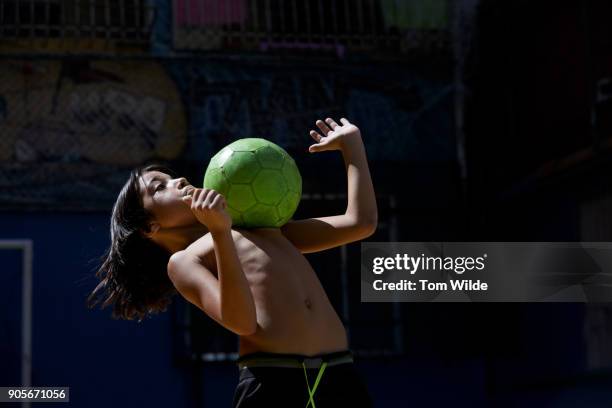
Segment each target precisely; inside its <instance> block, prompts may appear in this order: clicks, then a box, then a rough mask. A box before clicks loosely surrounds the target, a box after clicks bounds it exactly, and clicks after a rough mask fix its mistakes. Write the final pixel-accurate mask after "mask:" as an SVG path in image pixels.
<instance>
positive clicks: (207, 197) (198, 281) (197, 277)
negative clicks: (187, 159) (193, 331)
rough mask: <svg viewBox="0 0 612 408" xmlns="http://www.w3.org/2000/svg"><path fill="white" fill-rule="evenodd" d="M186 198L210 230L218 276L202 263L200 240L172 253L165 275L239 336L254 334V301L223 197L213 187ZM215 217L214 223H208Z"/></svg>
mask: <svg viewBox="0 0 612 408" xmlns="http://www.w3.org/2000/svg"><path fill="white" fill-rule="evenodd" d="M207 192H208V193H207ZM188 201H191V209H192V211H193V212H194V214H195V215H196V217H197V218H198V219H199V220H200V221H201V222H203V221H206V222H203V223H204V224H206V226H207V227H208V229H209V231H210V233H211V236H212V241H213V245H214V251H215V257H216V260H217V276H218V278H216V277H215V276H214V275H213V274H212V272H211V271H210V270H208V269H207V268H206V267H205V266H204V262H203V259H204V256H205V252H206V248H205V247H204V245H205V244H204V242H203V240H202V239H200V240H198V241H196V242H194V243H193V244H192V245H190V246H189V247H188V248H187V249H185V250H183V251H180V252H177V253H175V254H174V255H172V257H171V258H170V262H169V263H168V276H169V277H170V279H171V280H172V283H173V284H174V286H175V287H176V289H177V290H178V292H179V293H180V294H181V295H183V296H184V297H185V298H186V299H187V300H188V301H189V302H191V303H192V304H194V305H196V306H197V307H199V308H200V309H201V310H202V311H204V312H205V313H206V314H207V315H208V316H210V317H211V318H213V319H214V320H216V321H217V322H218V323H219V324H221V325H222V326H224V327H225V328H227V329H229V330H231V331H232V332H234V333H236V334H238V335H241V336H245V335H250V334H253V333H255V331H256V330H257V318H256V314H255V302H254V301H253V295H252V294H251V290H250V288H249V285H248V282H247V280H246V277H245V276H244V272H243V270H242V266H241V264H240V260H239V259H238V254H237V253H236V246H235V245H234V240H233V238H232V234H231V218H230V217H229V215H227V213H226V212H225V210H224V207H225V200H224V199H223V196H222V195H220V194H218V193H216V192H215V191H213V190H206V189H196V191H195V192H194V194H193V197H192V198H190V199H189V200H188ZM215 217H216V220H217V222H211V219H213V218H215Z"/></svg>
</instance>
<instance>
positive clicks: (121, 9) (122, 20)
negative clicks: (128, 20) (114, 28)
mask: <svg viewBox="0 0 612 408" xmlns="http://www.w3.org/2000/svg"><path fill="white" fill-rule="evenodd" d="M119 25H120V26H121V27H120V31H121V38H123V39H125V36H126V34H127V31H128V30H127V27H126V24H125V0H119Z"/></svg>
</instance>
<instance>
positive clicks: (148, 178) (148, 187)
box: [139, 171, 198, 228]
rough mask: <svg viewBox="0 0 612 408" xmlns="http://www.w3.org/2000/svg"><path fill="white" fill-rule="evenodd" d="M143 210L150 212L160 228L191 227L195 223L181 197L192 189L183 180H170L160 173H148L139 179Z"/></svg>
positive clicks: (166, 175)
mask: <svg viewBox="0 0 612 408" xmlns="http://www.w3.org/2000/svg"><path fill="white" fill-rule="evenodd" d="M139 182H140V191H141V194H142V202H143V204H144V208H145V209H146V210H147V211H149V212H151V213H152V214H153V217H154V221H155V222H156V223H157V224H159V226H160V227H161V228H174V227H182V226H188V225H192V224H194V223H196V222H198V221H197V219H196V218H195V216H194V215H193V213H192V212H191V209H190V207H189V205H188V204H187V203H185V202H184V201H183V200H182V197H184V196H185V195H187V193H189V192H190V191H191V190H192V189H193V188H194V187H193V186H191V185H190V184H189V182H188V181H187V180H186V179H185V178H184V177H181V178H174V179H173V178H171V177H170V176H169V175H168V174H166V173H162V172H160V171H149V172H146V173H144V174H143V175H142V177H140V180H139Z"/></svg>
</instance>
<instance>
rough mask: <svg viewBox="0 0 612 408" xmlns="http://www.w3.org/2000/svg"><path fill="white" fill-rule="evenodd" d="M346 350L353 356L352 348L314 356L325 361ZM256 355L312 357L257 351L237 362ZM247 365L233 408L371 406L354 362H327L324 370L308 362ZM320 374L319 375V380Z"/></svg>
mask: <svg viewBox="0 0 612 408" xmlns="http://www.w3.org/2000/svg"><path fill="white" fill-rule="evenodd" d="M347 353H348V355H351V353H350V351H346V352H337V353H330V354H321V355H319V356H313V357H320V358H321V359H322V361H323V362H324V361H326V360H329V361H333V360H334V359H335V358H337V357H338V356H342V357H344V356H346V355H347ZM253 357H257V358H265V359H267V360H268V361H274V359H275V358H284V359H287V358H291V359H295V360H298V361H300V360H303V359H311V358H312V357H305V356H300V355H290V354H276V353H261V352H258V353H253V354H248V355H245V356H242V357H241V358H240V359H239V360H238V362H241V361H244V360H245V359H248V358H253ZM329 364H331V363H329ZM246 365H247V366H246V367H242V368H241V369H240V377H239V381H238V386H237V387H236V391H235V393H234V402H233V407H234V408H238V407H239V408H251V407H266V408H269V407H285V408H294V407H295V408H306V407H308V408H328V407H364V408H366V407H372V401H371V399H370V396H369V394H368V391H367V388H366V386H365V384H364V382H363V380H362V379H361V377H360V375H359V373H358V372H357V370H356V369H355V366H354V364H353V363H352V362H345V363H341V364H338V365H328V366H326V367H324V368H323V369H321V366H319V368H310V367H307V365H306V366H302V367H301V368H299V367H266V366H264V367H254V366H249V365H248V363H246ZM306 376H307V377H308V380H307V379H306ZM317 376H319V377H320V379H319V382H318V383H316V379H317ZM315 383H316V386H315ZM311 396H312V400H311ZM313 402H314V406H313Z"/></svg>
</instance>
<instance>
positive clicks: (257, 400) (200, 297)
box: [89, 118, 377, 408]
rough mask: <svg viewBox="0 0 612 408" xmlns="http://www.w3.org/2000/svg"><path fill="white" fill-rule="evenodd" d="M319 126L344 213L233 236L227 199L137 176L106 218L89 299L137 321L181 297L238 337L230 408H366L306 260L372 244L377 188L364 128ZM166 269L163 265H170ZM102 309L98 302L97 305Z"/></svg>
mask: <svg viewBox="0 0 612 408" xmlns="http://www.w3.org/2000/svg"><path fill="white" fill-rule="evenodd" d="M340 122H341V124H338V123H336V122H335V121H334V120H332V119H330V118H328V119H326V120H325V122H323V121H320V120H319V121H317V122H316V125H317V126H318V128H319V130H320V132H321V133H319V132H316V131H314V130H311V131H310V135H311V136H312V137H313V139H314V140H315V141H316V143H315V144H313V145H311V146H310V148H309V151H310V152H311V153H314V152H320V151H326V150H340V151H341V152H342V154H343V157H344V161H345V167H346V170H347V178H348V195H347V196H348V203H347V208H346V212H345V213H344V214H342V215H337V216H331V217H322V218H312V219H306V220H299V221H289V222H288V223H287V224H285V225H284V226H283V227H281V228H280V229H279V228H256V229H239V228H232V225H231V218H230V216H229V215H228V214H227V212H226V211H225V207H226V203H225V199H224V197H223V196H222V195H220V194H219V193H217V192H216V191H214V190H207V189H198V188H194V187H193V186H191V185H189V184H188V183H187V181H186V180H185V179H184V178H172V176H171V174H170V173H169V170H167V169H164V168H161V167H155V166H153V167H151V166H150V167H147V168H145V169H141V170H136V171H134V172H133V173H132V175H131V177H130V180H129V181H128V183H127V184H126V185H125V186H124V188H123V189H122V191H121V193H120V194H119V197H118V199H117V202H116V203H115V206H114V208H113V214H112V217H111V241H112V245H111V248H110V249H109V253H108V255H107V257H106V259H105V261H104V263H103V264H102V266H101V268H100V270H99V271H98V273H97V276H98V277H100V278H101V282H100V284H99V285H98V286H97V287H96V289H94V291H93V293H92V294H91V295H90V298H89V301H90V303H91V302H94V301H96V296H97V295H98V294H99V293H104V294H105V299H104V303H103V305H102V307H104V306H106V305H110V304H113V305H114V311H113V315H114V316H117V317H122V318H126V319H132V318H139V319H142V318H143V317H144V316H146V315H147V314H149V313H155V312H158V311H162V310H165V308H166V306H167V304H168V303H169V301H170V297H171V296H172V294H173V293H175V291H178V293H180V294H181V295H182V296H183V297H184V298H185V299H187V300H188V301H189V302H191V303H192V304H194V305H195V306H197V307H198V308H200V309H201V310H202V311H203V312H204V313H206V314H207V315H208V316H210V317H211V318H212V319H214V320H216V321H217V322H218V323H219V324H220V325H222V326H224V327H225V328H227V329H228V330H231V331H232V332H234V333H236V334H237V335H238V336H240V337H239V340H240V341H239V356H240V357H239V359H238V366H239V368H240V379H239V383H238V386H237V388H236V392H235V394H234V405H233V406H234V407H260V406H261V407H264V406H266V407H270V406H283V407H309V406H312V408H315V407H318V408H324V407H338V406H351V407H369V406H371V402H370V398H369V396H368V393H367V391H366V389H365V386H364V385H363V383H362V381H361V379H360V377H359V375H358V373H357V371H356V370H355V368H354V366H353V363H352V355H351V352H350V351H349V350H348V344H347V338H346V332H345V330H344V326H343V325H342V322H341V321H340V319H339V317H338V315H337V314H336V313H335V311H334V309H333V307H332V306H331V304H330V302H329V299H328V298H327V296H326V294H325V291H324V290H323V288H322V286H321V284H320V282H319V280H318V278H317V276H316V274H315V272H314V271H313V269H312V268H311V266H310V264H309V263H308V261H307V260H306V258H304V256H303V255H302V254H301V253H308V252H316V251H322V250H325V249H328V248H333V247H336V246H339V245H343V244H346V243H349V242H353V241H357V240H360V239H363V238H366V237H368V236H370V235H371V234H372V233H373V232H374V230H375V229H376V225H377V208H376V200H375V196H374V189H373V186H372V181H371V178H370V173H369V169H368V165H367V160H366V155H365V149H364V146H363V142H362V139H361V134H360V131H359V129H358V128H357V127H356V126H354V125H353V124H351V123H350V122H349V121H348V120H346V119H344V118H343V119H341V121H340ZM166 266H167V267H166ZM96 302H97V301H96Z"/></svg>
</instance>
